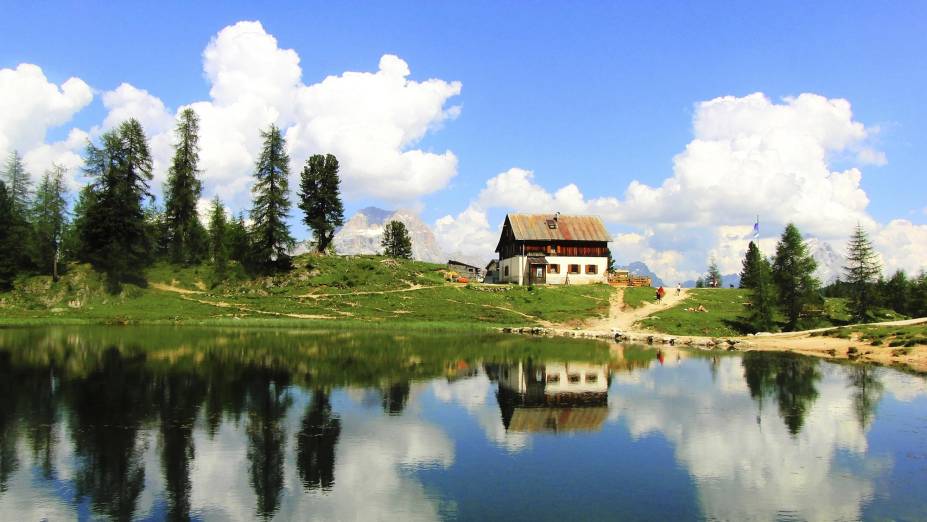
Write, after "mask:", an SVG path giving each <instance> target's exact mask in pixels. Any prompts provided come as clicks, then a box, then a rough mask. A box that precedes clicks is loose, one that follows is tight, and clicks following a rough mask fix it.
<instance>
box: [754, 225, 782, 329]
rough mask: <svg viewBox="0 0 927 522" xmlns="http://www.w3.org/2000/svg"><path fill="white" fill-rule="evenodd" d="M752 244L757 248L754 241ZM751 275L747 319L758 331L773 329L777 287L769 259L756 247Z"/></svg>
mask: <svg viewBox="0 0 927 522" xmlns="http://www.w3.org/2000/svg"><path fill="white" fill-rule="evenodd" d="M750 245H751V246H754V248H756V247H755V245H753V243H752V242H751V243H750ZM748 255H749V253H748ZM751 276H752V281H751V285H752V286H750V289H751V290H753V292H752V298H751V302H750V304H751V308H750V316H749V318H748V319H747V320H748V322H749V323H750V326H752V327H753V330H754V331H756V332H769V331H772V330H773V329H774V328H775V322H774V320H773V316H774V314H775V308H776V287H775V284H774V283H773V279H772V268H771V267H770V266H769V261H768V260H767V259H766V258H765V257H763V255H762V254H761V253H760V250H759V249H758V248H756V261H755V264H754V265H753V266H752V274H751Z"/></svg>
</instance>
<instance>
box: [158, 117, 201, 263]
mask: <svg viewBox="0 0 927 522" xmlns="http://www.w3.org/2000/svg"><path fill="white" fill-rule="evenodd" d="M199 127H200V124H199V118H198V117H197V116H196V112H195V111H194V110H193V109H190V108H187V109H184V110H183V111H181V113H180V118H179V121H178V122H177V127H176V128H175V130H174V133H175V135H176V138H177V142H176V143H175V144H174V159H173V161H172V162H171V166H170V169H168V176H167V184H166V186H165V190H164V210H165V215H166V219H167V225H168V229H169V237H170V251H171V257H172V259H173V260H174V261H175V262H178V263H190V262H196V261H199V260H200V259H202V258H203V257H204V255H205V254H206V252H205V251H204V250H205V248H204V247H205V245H203V239H204V236H205V233H204V232H203V225H202V224H201V223H200V220H199V217H198V216H197V212H196V203H197V201H199V199H200V195H201V194H202V192H203V184H202V182H201V181H200V179H199V178H198V177H197V174H199V172H200V171H199V157H200V153H199Z"/></svg>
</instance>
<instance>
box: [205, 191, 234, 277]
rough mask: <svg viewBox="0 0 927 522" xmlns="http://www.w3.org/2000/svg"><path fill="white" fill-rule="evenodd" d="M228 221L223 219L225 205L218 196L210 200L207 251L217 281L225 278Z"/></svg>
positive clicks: (227, 259)
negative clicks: (210, 257)
mask: <svg viewBox="0 0 927 522" xmlns="http://www.w3.org/2000/svg"><path fill="white" fill-rule="evenodd" d="M227 233H228V223H226V219H225V206H223V205H222V201H220V200H219V196H216V199H214V200H213V202H212V208H210V209H209V252H210V254H211V256H212V265H213V269H214V271H215V276H216V279H217V281H218V280H222V279H224V278H225V273H226V268H227V267H228V261H229V251H228V238H227Z"/></svg>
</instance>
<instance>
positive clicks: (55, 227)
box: [32, 165, 67, 281]
mask: <svg viewBox="0 0 927 522" xmlns="http://www.w3.org/2000/svg"><path fill="white" fill-rule="evenodd" d="M64 173H65V168H64V167H62V166H60V165H55V166H53V167H52V169H51V170H49V171H46V172H45V175H44V176H43V177H42V183H41V185H39V189H38V190H37V191H36V196H35V204H34V205H33V210H32V213H33V216H34V218H33V221H34V222H33V226H34V228H35V258H36V259H35V263H36V265H37V266H38V267H39V270H40V271H42V272H43V273H47V274H51V275H52V277H53V278H54V279H55V280H56V281H57V280H58V260H59V257H60V254H61V242H62V236H63V235H64V230H65V226H66V225H67V200H66V199H65V196H66V190H65V188H64Z"/></svg>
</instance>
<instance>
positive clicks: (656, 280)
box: [615, 261, 663, 287]
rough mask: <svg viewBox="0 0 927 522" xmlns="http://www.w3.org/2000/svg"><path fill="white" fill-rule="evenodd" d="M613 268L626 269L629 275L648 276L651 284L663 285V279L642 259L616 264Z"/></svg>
mask: <svg viewBox="0 0 927 522" xmlns="http://www.w3.org/2000/svg"><path fill="white" fill-rule="evenodd" d="M615 268H617V269H619V270H627V271H628V272H630V273H631V275H638V276H644V277H649V278H650V280H651V282H652V283H653V286H655V287H656V286H663V279H661V278H660V276H658V275H657V274H656V273H654V272H653V270H651V269H650V267H648V266H647V264H646V263H644V262H643V261H634V262H633V263H630V264H627V265H616V266H615Z"/></svg>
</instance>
